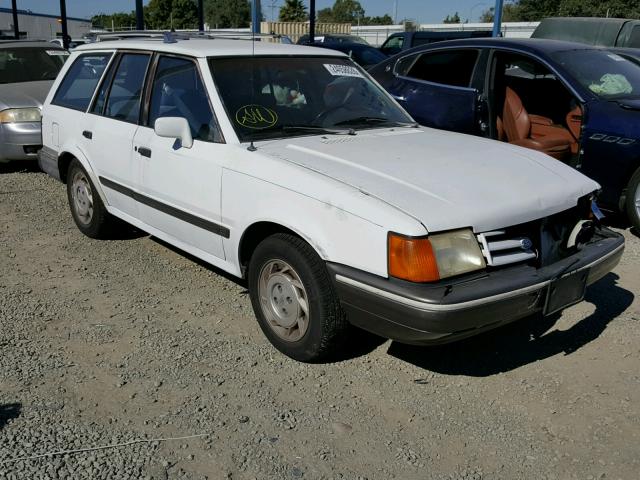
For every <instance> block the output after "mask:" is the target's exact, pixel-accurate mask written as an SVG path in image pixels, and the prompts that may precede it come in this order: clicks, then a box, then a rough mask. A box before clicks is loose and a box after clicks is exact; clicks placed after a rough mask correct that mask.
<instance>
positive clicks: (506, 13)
mask: <svg viewBox="0 0 640 480" xmlns="http://www.w3.org/2000/svg"><path fill="white" fill-rule="evenodd" d="M480 21H481V22H485V23H491V22H493V7H491V8H490V9H488V10H485V11H484V12H482V15H480ZM502 21H503V22H519V21H521V20H520V17H519V13H518V6H517V5H516V4H512V3H506V4H505V5H504V8H503V9H502Z"/></svg>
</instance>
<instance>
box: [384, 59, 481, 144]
mask: <svg viewBox="0 0 640 480" xmlns="http://www.w3.org/2000/svg"><path fill="white" fill-rule="evenodd" d="M477 60H478V51H477V50H442V51H440V50H438V51H434V52H425V53H419V54H412V55H408V56H407V57H404V58H402V59H400V60H399V61H398V62H397V63H396V65H395V71H394V78H393V80H391V82H390V83H389V85H388V87H387V88H388V90H389V92H390V93H391V95H393V97H394V98H395V99H396V100H398V101H399V103H400V104H401V105H402V106H403V107H404V108H405V109H406V110H407V111H408V112H409V113H410V114H411V116H412V117H413V118H415V120H416V121H417V122H418V123H420V124H422V125H426V126H428V127H434V128H442V129H444V130H452V131H456V132H462V133H471V134H476V133H479V128H478V118H477V106H478V90H477V89H475V88H473V87H471V81H472V77H473V73H474V69H475V65H476V63H477Z"/></svg>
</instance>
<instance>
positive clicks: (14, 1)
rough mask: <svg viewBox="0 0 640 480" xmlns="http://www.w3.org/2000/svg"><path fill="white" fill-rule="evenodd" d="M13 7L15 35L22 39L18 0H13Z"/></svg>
mask: <svg viewBox="0 0 640 480" xmlns="http://www.w3.org/2000/svg"><path fill="white" fill-rule="evenodd" d="M11 9H12V10H13V35H14V36H15V37H16V40H20V27H19V26H18V1H17V0H11Z"/></svg>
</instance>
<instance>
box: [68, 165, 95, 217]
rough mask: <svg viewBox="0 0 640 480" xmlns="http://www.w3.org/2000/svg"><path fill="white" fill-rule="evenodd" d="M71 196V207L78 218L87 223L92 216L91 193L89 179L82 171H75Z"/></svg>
mask: <svg viewBox="0 0 640 480" xmlns="http://www.w3.org/2000/svg"><path fill="white" fill-rule="evenodd" d="M71 196H72V197H73V209H74V210H75V212H76V215H77V217H78V220H80V222H82V223H83V224H85V225H87V224H89V223H91V219H92V218H93V194H92V193H91V185H90V184H89V180H88V179H87V177H86V176H85V174H84V173H82V172H76V173H75V175H74V176H73V181H72V183H71Z"/></svg>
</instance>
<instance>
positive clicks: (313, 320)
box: [249, 233, 349, 362]
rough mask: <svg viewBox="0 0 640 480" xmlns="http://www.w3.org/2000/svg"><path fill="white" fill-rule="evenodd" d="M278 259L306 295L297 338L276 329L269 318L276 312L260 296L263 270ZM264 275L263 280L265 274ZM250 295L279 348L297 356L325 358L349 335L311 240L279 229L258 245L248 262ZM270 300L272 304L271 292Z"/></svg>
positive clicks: (301, 358)
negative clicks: (304, 316)
mask: <svg viewBox="0 0 640 480" xmlns="http://www.w3.org/2000/svg"><path fill="white" fill-rule="evenodd" d="M278 262H284V263H286V264H288V265H287V266H290V267H291V269H292V270H293V271H294V272H293V275H295V276H297V277H298V278H299V280H300V281H301V283H302V285H303V287H304V289H303V295H306V298H307V302H306V304H307V310H308V316H307V321H306V325H307V326H306V331H305V332H304V334H301V337H300V338H298V339H295V340H286V339H283V338H282V337H281V334H278V333H276V330H277V329H278V327H275V328H274V327H272V324H271V323H270V322H269V320H267V315H270V316H271V318H274V317H273V314H272V313H270V312H271V311H270V310H269V308H268V307H264V308H263V302H264V301H265V300H267V299H266V297H264V298H263V302H261V298H260V282H261V275H263V270H265V269H268V268H269V266H270V265H273V264H274V263H276V264H277V263H278ZM285 271H286V270H285ZM262 278H263V280H262V281H263V282H264V276H262ZM263 285H264V283H263ZM263 293H264V287H263ZM249 295H250V297H251V303H252V305H253V310H254V312H255V314H256V317H257V319H258V323H259V324H260V328H261V329H262V331H263V332H264V334H265V335H266V337H267V338H268V339H269V341H270V342H271V343H272V344H273V345H274V346H275V347H276V348H277V349H278V350H280V351H281V352H282V353H284V354H285V355H287V356H288V357H291V358H293V359H294V360H298V361H301V362H315V361H319V360H322V359H325V358H327V357H329V356H331V355H333V354H335V353H336V352H337V351H338V350H339V348H340V347H341V346H342V344H343V342H344V340H345V339H346V337H347V335H348V330H349V324H348V322H347V320H346V316H345V313H344V311H343V310H342V307H341V306H340V302H339V301H338V297H337V295H336V293H335V289H334V287H333V284H332V283H331V280H330V278H329V273H328V272H327V268H326V266H325V264H324V262H323V261H322V259H321V258H320V257H319V256H318V254H317V253H316V252H315V251H314V250H313V248H311V246H310V245H309V244H308V243H306V242H305V241H304V240H302V239H300V238H298V237H296V236H294V235H289V234H285V233H278V234H275V235H272V236H270V237H268V238H266V239H265V240H263V241H262V242H261V243H260V244H259V245H258V247H257V248H256V250H255V251H254V252H253V255H252V256H251V260H250V262H249ZM274 300H275V298H274ZM268 303H269V304H271V296H269V299H268Z"/></svg>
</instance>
